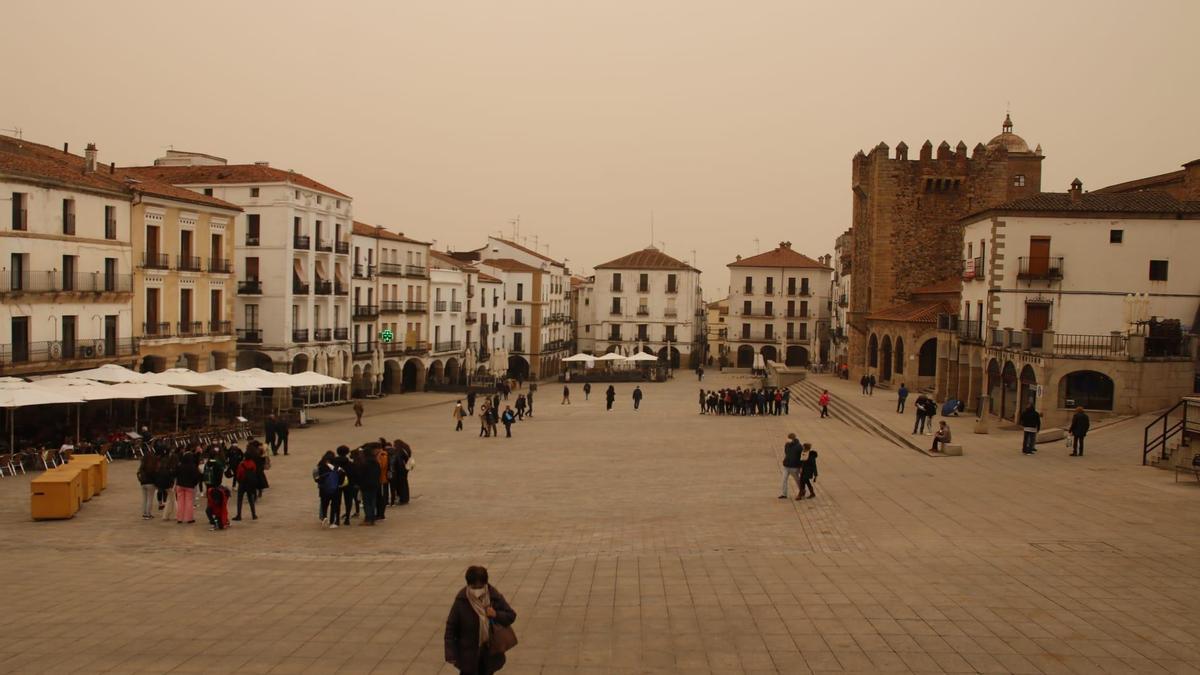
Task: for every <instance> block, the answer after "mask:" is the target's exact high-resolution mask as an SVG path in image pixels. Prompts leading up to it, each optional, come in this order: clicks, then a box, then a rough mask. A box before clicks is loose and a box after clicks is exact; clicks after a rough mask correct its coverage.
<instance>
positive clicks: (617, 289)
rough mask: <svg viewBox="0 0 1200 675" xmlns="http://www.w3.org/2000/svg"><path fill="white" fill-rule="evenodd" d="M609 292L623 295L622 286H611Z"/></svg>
mask: <svg viewBox="0 0 1200 675" xmlns="http://www.w3.org/2000/svg"><path fill="white" fill-rule="evenodd" d="M608 290H609V291H611V292H613V293H622V292H623V291H622V290H621V284H610V285H609V287H608Z"/></svg>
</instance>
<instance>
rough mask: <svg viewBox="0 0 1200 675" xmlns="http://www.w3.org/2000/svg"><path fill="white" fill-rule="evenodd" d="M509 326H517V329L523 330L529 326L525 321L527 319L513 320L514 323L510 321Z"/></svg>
mask: <svg viewBox="0 0 1200 675" xmlns="http://www.w3.org/2000/svg"><path fill="white" fill-rule="evenodd" d="M508 325H510V326H516V327H517V328H523V327H525V326H527V325H529V324H528V323H527V322H526V321H525V317H518V318H515V319H513V320H512V321H509V322H508Z"/></svg>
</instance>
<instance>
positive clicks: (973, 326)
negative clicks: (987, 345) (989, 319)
mask: <svg viewBox="0 0 1200 675" xmlns="http://www.w3.org/2000/svg"><path fill="white" fill-rule="evenodd" d="M958 339H959V340H961V341H963V342H983V322H982V321H959V322H958Z"/></svg>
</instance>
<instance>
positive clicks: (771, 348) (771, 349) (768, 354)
mask: <svg viewBox="0 0 1200 675" xmlns="http://www.w3.org/2000/svg"><path fill="white" fill-rule="evenodd" d="M759 353H760V354H762V357H763V363H766V362H767V361H778V360H779V350H778V349H776V348H775V345H763V346H762V349H760V350H759Z"/></svg>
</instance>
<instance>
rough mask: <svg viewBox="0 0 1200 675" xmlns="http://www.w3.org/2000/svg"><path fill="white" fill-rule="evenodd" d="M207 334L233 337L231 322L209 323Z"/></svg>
mask: <svg viewBox="0 0 1200 675" xmlns="http://www.w3.org/2000/svg"><path fill="white" fill-rule="evenodd" d="M208 334H209V335H233V322H232V321H209V322H208Z"/></svg>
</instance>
